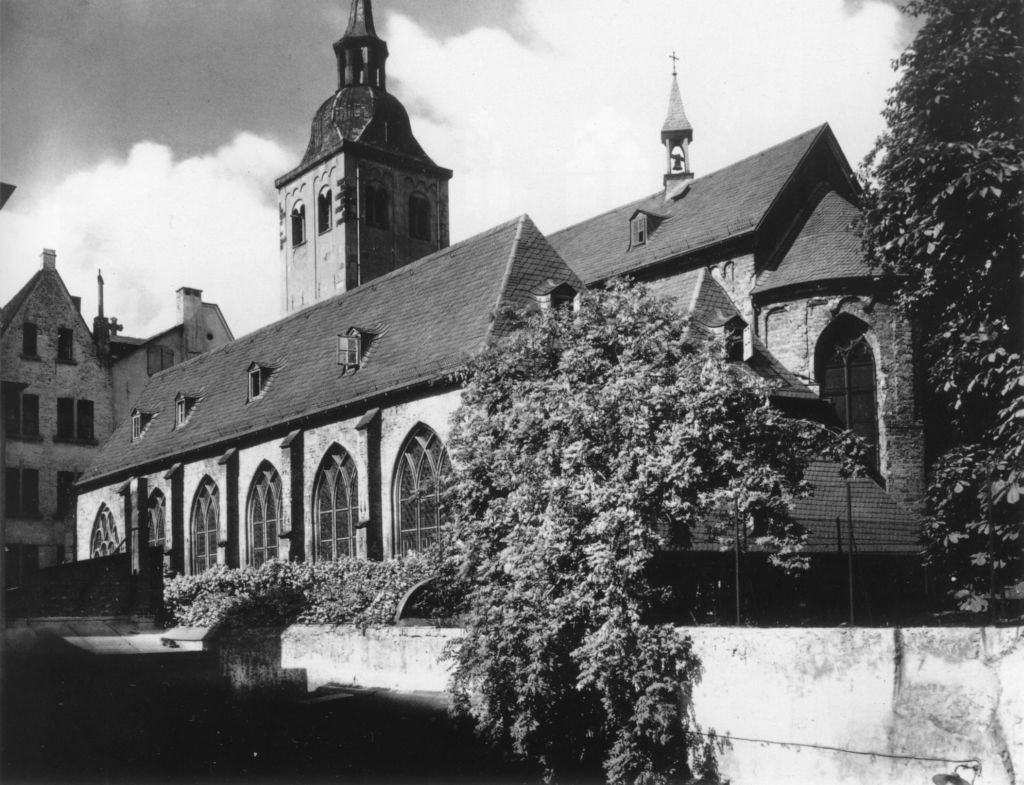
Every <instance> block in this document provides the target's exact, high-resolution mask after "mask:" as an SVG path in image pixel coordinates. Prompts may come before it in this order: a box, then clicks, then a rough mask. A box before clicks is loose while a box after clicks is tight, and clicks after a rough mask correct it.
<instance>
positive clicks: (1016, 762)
mask: <svg viewBox="0 0 1024 785" xmlns="http://www.w3.org/2000/svg"><path fill="white" fill-rule="evenodd" d="M679 632H680V634H688V635H690V636H691V638H692V640H693V649H694V653H695V654H696V655H697V656H698V657H699V658H700V661H701V663H702V666H703V676H702V679H701V681H700V682H699V684H698V685H697V686H696V688H695V690H694V694H693V700H694V708H695V713H696V717H697V721H698V722H699V724H700V726H701V727H702V729H703V730H705V731H710V730H712V729H713V730H715V731H716V732H717V733H718V734H719V737H725V736H730V737H731V740H730V741H729V744H728V746H726V747H725V749H723V750H722V752H721V754H720V756H719V765H720V770H721V774H722V778H723V781H726V780H727V781H729V782H731V783H732V784H733V785H746V784H747V783H750V784H751V785H754V784H755V783H756V784H757V785H763V784H764V783H785V784H786V785H789V784H790V783H816V784H818V785H820V784H821V783H826V784H827V783H836V785H854V783H887V785H924V783H928V782H930V781H931V778H932V776H933V775H935V774H939V773H951V772H952V771H953V768H954V765H955V763H956V762H957V761H962V760H967V759H976V760H978V761H979V762H980V763H981V767H982V773H981V775H980V776H979V777H978V780H977V781H978V783H979V785H980V784H981V783H984V785H1010V783H1014V782H1016V781H1017V779H1018V778H1019V772H1021V771H1022V770H1024V629H1022V628H1021V627H1016V628H1004V629H995V628H981V629H966V628H961V629H956V628H945V629H943V628H915V629H903V630H901V629H862V628H854V629H835V628H827V629H749V628H724V627H692V628H680V629H679ZM459 634H460V631H459V630H455V629H438V628H432V627H406V628H402V627H391V628H384V629H371V630H367V631H366V632H365V633H363V632H360V631H359V630H357V629H355V628H352V627H326V626H321V627H300V626H295V627H291V628H289V629H288V630H287V631H286V632H285V634H284V636H283V638H282V665H283V667H285V668H305V669H306V673H307V680H308V684H307V688H308V689H309V690H311V691H312V690H315V689H316V688H317V687H319V686H321V685H323V684H326V683H328V682H336V683H340V684H357V685H360V686H364V687H380V688H386V689H400V690H425V691H435V692H439V691H443V690H445V689H446V688H447V685H448V676H449V664H448V663H447V662H446V661H444V660H443V659H442V655H443V652H444V649H445V647H446V646H447V645H448V644H449V643H450V642H451V641H453V640H455V639H457V638H458V637H459ZM922 758H932V759H935V760H922ZM962 773H963V772H962ZM967 779H968V781H969V780H970V774H969V773H967Z"/></svg>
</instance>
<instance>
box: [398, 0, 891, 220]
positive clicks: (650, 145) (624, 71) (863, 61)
mask: <svg viewBox="0 0 1024 785" xmlns="http://www.w3.org/2000/svg"><path fill="white" fill-rule="evenodd" d="M522 14H523V19H524V20H525V22H526V24H527V25H528V26H529V28H530V29H532V30H533V31H534V33H535V36H534V40H533V41H532V42H531V43H530V44H529V45H528V44H524V43H522V42H520V41H518V40H516V39H514V38H513V37H512V36H510V35H508V34H507V33H505V32H503V31H500V30H496V29H477V30H474V31H472V32H470V33H467V34H465V35H460V36H454V37H449V38H445V39H443V40H442V39H438V38H436V37H434V36H432V35H431V34H430V33H428V32H427V31H425V30H424V29H423V28H422V27H419V26H418V25H417V24H416V23H415V22H413V21H412V20H410V19H409V18H407V17H404V16H401V15H397V14H394V15H391V16H390V17H388V20H387V21H388V25H387V32H386V35H387V37H388V40H389V46H390V49H391V52H392V58H391V60H390V62H389V66H390V69H391V74H392V75H393V76H394V77H397V80H398V81H399V83H400V84H399V86H398V88H397V90H398V92H399V98H401V99H402V100H403V101H404V102H405V104H406V106H407V107H408V108H409V109H410V112H411V114H412V115H413V127H414V131H415V133H416V134H417V136H418V138H419V139H420V142H421V143H422V144H423V146H424V147H425V149H426V150H427V152H428V153H429V154H430V155H431V156H432V157H433V158H434V160H435V161H437V163H439V164H441V165H443V166H449V167H451V168H453V169H454V170H455V177H454V179H453V181H452V188H451V204H452V209H451V216H452V235H453V238H455V239H459V238H462V237H466V236H467V235H469V234H472V233H474V232H476V231H479V230H482V229H484V228H486V227H488V226H490V225H493V224H495V223H498V222H500V221H502V220H505V219H507V218H510V217H512V216H513V215H516V214H519V213H522V212H529V213H530V214H531V215H532V216H533V218H534V219H535V220H536V221H537V223H538V224H539V225H540V227H541V229H542V230H544V231H555V230H557V229H559V228H561V227H563V226H566V225H568V224H570V223H572V222H574V221H577V220H581V219H583V218H586V217H588V216H590V215H593V214H595V213H597V212H599V211H601V210H605V209H608V208H611V207H614V206H616V205H619V204H622V203H624V202H626V201H629V200H630V199H633V198H638V197H640V196H643V195H645V194H648V193H652V192H654V191H656V190H658V188H659V186H660V184H661V174H662V172H663V155H664V153H663V150H662V148H661V147H660V139H659V133H660V130H661V124H662V121H663V120H664V117H665V112H666V109H667V106H668V93H669V87H670V84H671V76H670V74H671V71H670V65H671V64H670V62H669V59H668V55H669V53H671V52H672V51H673V50H675V51H676V52H677V53H678V54H679V57H680V62H679V80H680V87H681V89H682V95H683V102H684V104H685V106H686V110H687V114H688V115H689V118H690V121H691V123H692V124H693V125H694V128H695V132H694V134H695V139H694V145H693V147H692V148H691V149H692V156H693V165H694V169H695V171H696V173H697V175H698V176H700V174H702V173H708V172H711V171H713V170H715V169H719V168H721V167H723V166H725V165H727V164H729V163H731V162H733V161H735V160H738V159H739V158H742V157H744V156H746V155H750V154H753V153H756V152H758V151H760V150H762V149H764V148H765V147H768V146H770V145H773V144H775V143H777V142H781V141H783V140H785V139H787V138H789V137H791V136H794V135H796V134H798V133H801V132H803V131H806V130H808V129H809V128H812V127H814V126H816V125H819V124H821V123H823V122H826V121H827V122H829V123H830V124H831V126H832V128H833V130H834V131H835V133H836V135H837V137H838V138H839V141H840V144H841V145H843V147H844V149H845V151H846V153H847V156H848V157H849V159H850V161H851V163H852V164H853V165H854V166H856V165H857V163H858V162H859V160H860V159H861V158H862V157H863V156H864V154H865V153H866V152H867V151H868V149H869V148H870V146H871V143H872V142H873V140H874V138H875V137H876V136H877V135H878V133H879V132H880V131H881V130H882V121H881V118H880V117H879V112H880V111H881V109H882V106H883V104H884V100H885V96H886V93H887V90H888V88H889V86H890V85H891V84H892V83H893V81H894V77H893V74H892V71H891V69H890V66H889V63H890V61H891V60H892V58H893V57H895V56H896V54H898V48H899V41H898V36H899V32H900V31H899V14H898V12H897V11H895V10H894V9H893V8H892V7H891V6H888V5H885V4H882V3H877V2H865V3H864V4H863V5H862V6H861V7H860V8H859V9H857V10H850V9H849V7H844V3H843V0H773V2H754V3H752V2H750V1H749V0H689V1H688V2H681V1H680V0H643V2H640V1H639V0H558V2H551V1H550V0H523V2H522Z"/></svg>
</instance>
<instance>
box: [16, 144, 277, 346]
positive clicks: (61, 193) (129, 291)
mask: <svg viewBox="0 0 1024 785" xmlns="http://www.w3.org/2000/svg"><path fill="white" fill-rule="evenodd" d="M296 160H297V158H296V155H295V153H294V152H292V151H287V150H285V149H283V148H282V147H281V146H280V145H278V144H277V143H275V142H273V141H270V140H267V139H262V138H260V137H257V136H254V135H252V134H247V133H242V134H239V135H238V136H237V137H236V138H235V139H234V140H232V141H231V142H230V143H229V144H227V145H225V146H223V147H221V148H220V149H218V150H216V151H215V152H213V153H211V154H209V155H204V156H200V157H194V158H187V159H184V160H178V161H176V160H175V159H174V155H173V153H172V151H171V150H170V149H168V148H167V147H165V146H162V145H158V144H154V143H152V142H139V143H138V144H136V145H135V146H134V147H132V149H131V151H130V152H129V153H128V155H127V157H125V158H123V159H116V160H108V161H105V162H103V163H101V164H99V165H97V166H95V167H93V168H90V169H88V170H85V171H81V172H77V173H74V174H72V175H70V176H68V177H67V178H66V179H65V180H64V181H63V182H62V183H61V184H60V185H59V186H58V187H57V188H56V189H55V190H54V191H53V193H51V194H50V195H49V196H48V198H47V199H46V201H45V202H44V203H40V204H35V205H24V206H22V205H18V204H17V194H16V196H15V198H14V199H12V200H11V202H9V203H8V205H7V207H6V208H5V209H4V211H3V212H0V236H2V244H3V246H2V247H3V258H4V262H3V280H2V281H0V287H2V297H0V299H2V300H4V301H6V300H7V299H8V298H9V297H10V296H11V295H12V294H13V293H14V292H15V291H16V290H17V289H18V287H20V286H21V285H22V284H24V282H25V281H26V280H27V279H28V278H29V276H31V275H32V273H33V272H34V271H35V270H36V269H38V266H39V254H40V251H41V249H42V248H44V247H46V248H53V249H55V250H56V251H57V269H58V271H59V272H60V273H61V275H62V277H63V278H64V281H65V283H66V284H67V286H68V289H69V290H70V291H71V293H72V294H78V295H82V297H83V305H82V312H83V314H85V316H86V321H87V322H89V323H90V324H91V322H92V316H93V315H95V313H96V305H97V303H96V299H97V295H96V273H97V271H98V270H101V269H102V271H103V278H104V280H105V282H106V287H105V297H104V299H105V311H106V315H107V316H116V317H117V318H118V320H119V321H120V322H121V323H122V324H123V325H125V333H126V334H129V335H135V336H143V337H144V336H148V335H151V334H153V333H156V332H158V331H160V330H163V329H165V328H167V327H169V326H171V325H172V324H173V323H174V322H175V318H176V313H175V310H176V305H175V291H176V290H177V289H178V288H179V287H181V286H191V287H194V288H197V289H202V290H203V299H204V300H207V301H209V302H216V303H217V304H219V305H220V307H221V309H222V310H223V311H224V314H225V316H226V317H227V320H228V323H229V324H230V325H231V328H232V330H233V331H234V332H235V335H241V334H243V333H245V332H249V331H250V330H252V329H254V328H255V327H258V326H260V325H262V324H266V323H267V322H268V321H271V320H272V319H274V318H277V317H278V316H279V315H280V307H281V304H280V273H279V268H280V261H279V257H278V253H279V251H278V218H277V207H276V197H275V193H274V187H273V180H274V177H276V176H278V175H280V174H281V173H282V172H284V171H286V170H287V169H288V168H289V167H290V166H292V165H294V162H295V161H296Z"/></svg>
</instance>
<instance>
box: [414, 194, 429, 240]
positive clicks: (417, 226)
mask: <svg viewBox="0 0 1024 785" xmlns="http://www.w3.org/2000/svg"><path fill="white" fill-rule="evenodd" d="M409 236H410V237H412V238H414V239H416V240H429V239H430V201H429V200H428V199H427V197H425V196H424V195H423V194H413V195H412V196H410V197H409Z"/></svg>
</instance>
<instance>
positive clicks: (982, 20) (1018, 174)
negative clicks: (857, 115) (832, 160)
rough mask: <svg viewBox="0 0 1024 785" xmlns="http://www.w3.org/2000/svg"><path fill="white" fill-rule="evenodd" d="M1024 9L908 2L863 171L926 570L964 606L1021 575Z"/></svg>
mask: <svg viewBox="0 0 1024 785" xmlns="http://www.w3.org/2000/svg"><path fill="white" fill-rule="evenodd" d="M1022 9H1024V6H1022V5H1021V3H1020V0H913V2H910V3H908V4H907V5H906V7H905V10H906V11H907V12H908V13H910V14H912V15H914V16H923V17H925V21H924V24H923V26H922V27H921V29H920V31H919V33H918V35H917V37H916V39H915V40H914V42H913V43H912V44H911V46H910V47H909V48H908V49H907V50H906V51H905V52H904V53H903V54H902V56H901V57H900V58H899V59H898V60H897V62H896V63H895V66H896V67H897V68H898V69H899V70H900V72H901V75H900V79H899V82H898V83H897V85H896V86H895V87H894V88H893V91H892V92H891V94H890V96H889V100H888V103H887V105H886V109H885V111H884V113H883V114H884V117H885V119H886V121H887V125H888V130H887V131H886V132H885V133H884V134H883V135H882V136H881V137H880V138H879V140H878V142H877V143H876V146H875V149H874V150H873V151H872V153H871V154H870V155H869V156H868V158H867V159H866V160H865V162H864V165H863V167H862V173H863V175H864V178H865V180H866V183H867V190H866V199H865V203H866V211H865V220H864V229H865V247H866V249H867V251H868V253H869V254H870V256H871V258H872V260H873V262H874V263H875V264H876V265H877V266H878V267H879V268H880V269H881V270H883V271H885V272H888V273H892V274H894V275H895V276H896V280H897V282H898V290H897V298H898V305H899V306H900V308H901V309H902V310H903V312H904V313H905V314H906V315H907V316H909V317H910V318H911V319H912V320H913V321H914V322H915V324H916V325H917V327H918V329H919V333H920V335H921V337H922V341H921V343H922V354H923V357H922V366H923V367H924V368H926V369H927V373H926V374H924V376H925V377H926V378H925V379H924V381H925V387H926V391H925V392H926V395H927V403H928V406H927V414H926V416H927V417H928V425H929V426H930V427H929V428H928V432H929V434H930V442H929V454H930V456H931V457H932V458H933V459H934V465H933V467H932V471H931V478H930V482H929V493H928V502H929V511H930V517H929V519H928V520H927V522H926V525H925V531H924V535H925V540H926V543H927V557H928V559H929V561H930V562H931V563H932V564H934V565H936V566H938V567H939V568H940V573H943V574H945V576H946V579H947V580H948V581H949V584H948V588H949V590H950V592H951V593H952V594H953V596H955V598H956V600H957V601H958V603H959V605H960V607H961V608H963V609H966V610H976V611H980V610H984V609H986V608H987V607H988V606H989V601H988V598H989V597H990V596H991V595H992V588H993V587H995V586H1005V585H1006V584H1007V583H1008V582H1012V581H1013V580H1014V579H1016V578H1019V577H1020V569H1021V558H1020V556H1021V526H1022V517H1024V511H1022V509H1021V507H1022V505H1021V502H1020V498H1021V495H1022V493H1024V466H1022V460H1024V365H1022V362H1021V338H1022V329H1024V322H1022V316H1024V312H1022V308H1024V303H1022V298H1021V292H1022V289H1021V283H1022V278H1021V274H1022V256H1021V248H1022V240H1024V237H1022V233H1024V221H1022V206H1024V203H1022V180H1024V143H1022V129H1024V115H1022V85H1024V46H1022V40H1021V39H1022V31H1024V10H1022Z"/></svg>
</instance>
